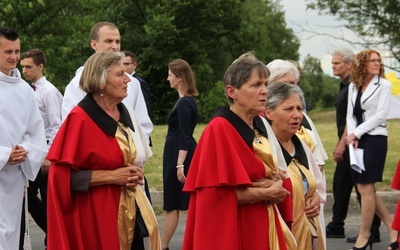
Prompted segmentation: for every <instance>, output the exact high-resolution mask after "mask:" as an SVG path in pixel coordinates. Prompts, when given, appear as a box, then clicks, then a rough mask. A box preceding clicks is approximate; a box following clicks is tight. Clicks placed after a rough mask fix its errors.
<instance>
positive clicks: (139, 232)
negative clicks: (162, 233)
mask: <svg viewBox="0 0 400 250" xmlns="http://www.w3.org/2000/svg"><path fill="white" fill-rule="evenodd" d="M135 206H136V220H135V237H141V238H144V237H149V236H150V235H149V231H148V230H147V227H146V223H145V222H144V220H143V217H142V214H141V213H140V209H139V206H138V205H137V203H136V202H135Z"/></svg>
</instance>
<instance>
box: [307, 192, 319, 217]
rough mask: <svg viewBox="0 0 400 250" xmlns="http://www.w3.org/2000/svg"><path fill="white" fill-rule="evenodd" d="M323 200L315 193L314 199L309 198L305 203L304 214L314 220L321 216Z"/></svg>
mask: <svg viewBox="0 0 400 250" xmlns="http://www.w3.org/2000/svg"><path fill="white" fill-rule="evenodd" d="M320 204H321V199H320V197H319V195H318V193H315V194H314V195H313V196H312V197H309V198H307V199H306V201H305V208H304V212H305V214H306V216H307V217H308V218H314V217H316V216H318V215H319V212H320V211H319V210H320Z"/></svg>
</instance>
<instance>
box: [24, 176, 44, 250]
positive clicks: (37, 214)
mask: <svg viewBox="0 0 400 250" xmlns="http://www.w3.org/2000/svg"><path fill="white" fill-rule="evenodd" d="M47 179H48V174H42V173H41V172H40V171H39V173H38V175H37V176H36V179H35V180H34V181H29V188H28V211H29V213H30V214H31V216H32V218H33V220H34V221H35V223H36V224H37V225H38V226H39V227H40V228H41V229H42V230H43V232H45V233H46V232H47V218H46V216H47V213H46V204H47ZM39 192H40V197H41V199H39V197H38V194H39ZM23 204H24V206H22V219H21V234H20V249H22V247H23V243H24V234H25V220H26V218H25V199H24V202H23ZM45 244H46V240H45Z"/></svg>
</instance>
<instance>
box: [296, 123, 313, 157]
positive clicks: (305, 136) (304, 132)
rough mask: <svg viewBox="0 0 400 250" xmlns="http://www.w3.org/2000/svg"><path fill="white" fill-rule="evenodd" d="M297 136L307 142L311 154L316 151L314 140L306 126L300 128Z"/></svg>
mask: <svg viewBox="0 0 400 250" xmlns="http://www.w3.org/2000/svg"><path fill="white" fill-rule="evenodd" d="M296 135H297V137H299V139H300V140H302V141H303V142H305V144H306V145H307V146H308V148H309V149H310V150H311V152H313V151H314V140H313V139H312V137H311V135H310V134H309V133H308V132H307V130H306V128H305V127H304V126H300V128H299V130H298V131H297V132H296Z"/></svg>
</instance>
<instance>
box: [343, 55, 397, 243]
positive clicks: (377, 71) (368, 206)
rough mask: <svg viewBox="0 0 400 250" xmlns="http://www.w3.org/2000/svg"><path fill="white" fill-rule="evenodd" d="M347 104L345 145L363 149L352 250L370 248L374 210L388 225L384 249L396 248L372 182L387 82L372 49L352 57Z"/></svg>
mask: <svg viewBox="0 0 400 250" xmlns="http://www.w3.org/2000/svg"><path fill="white" fill-rule="evenodd" d="M350 80H351V84H350V85H349V96H348V105H347V118H346V121H347V138H346V140H347V144H348V145H350V144H352V146H354V148H359V149H363V154H362V160H361V163H360V164H359V165H364V168H365V170H360V172H358V171H355V170H354V173H355V174H354V182H355V183H356V185H357V188H358V191H359V192H360V194H361V227H360V231H359V235H358V238H357V241H356V243H355V245H354V247H353V248H352V249H366V247H367V246H368V245H370V247H372V243H373V240H374V239H373V235H371V234H370V229H371V224H372V220H373V217H374V214H375V213H376V214H377V215H378V216H379V218H380V219H381V220H382V222H383V223H384V224H385V226H386V227H387V228H388V232H389V236H390V242H392V243H391V244H390V245H389V247H388V249H398V246H399V244H398V242H397V241H396V240H397V232H396V231H395V230H393V229H392V228H391V223H392V218H391V216H390V215H389V212H388V210H387V208H386V206H385V204H384V203H383V202H382V200H381V198H380V197H379V196H378V195H377V194H376V192H375V183H376V182H378V181H379V182H382V174H383V168H384V166H385V160H386V153H387V147H388V143H387V136H388V131H387V129H386V116H387V114H388V112H389V100H390V95H391V88H392V87H391V86H392V85H391V83H390V82H389V81H388V80H386V79H385V77H384V69H383V64H382V61H381V57H380V54H379V53H378V52H377V51H375V50H370V49H368V50H364V51H361V52H360V53H359V54H357V56H356V60H355V66H354V69H353V72H352V73H351V75H350Z"/></svg>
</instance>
